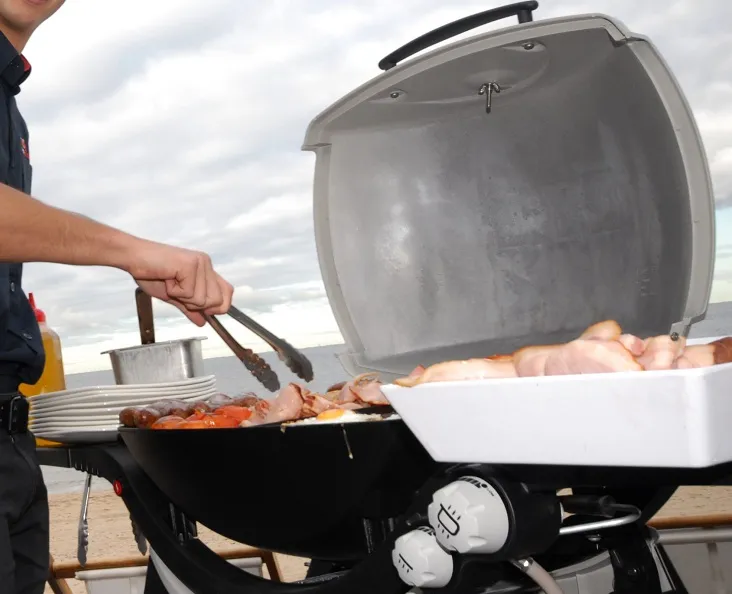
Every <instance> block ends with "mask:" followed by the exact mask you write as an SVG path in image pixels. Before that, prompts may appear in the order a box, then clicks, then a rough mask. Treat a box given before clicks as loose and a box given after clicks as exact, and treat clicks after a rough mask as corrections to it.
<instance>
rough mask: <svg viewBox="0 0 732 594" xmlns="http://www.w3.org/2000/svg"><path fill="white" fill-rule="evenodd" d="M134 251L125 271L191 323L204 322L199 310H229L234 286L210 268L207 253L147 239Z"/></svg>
mask: <svg viewBox="0 0 732 594" xmlns="http://www.w3.org/2000/svg"><path fill="white" fill-rule="evenodd" d="M134 254H135V256H136V257H135V258H133V259H132V264H131V265H130V268H129V270H128V272H129V273H130V274H131V275H132V277H133V278H134V279H135V281H137V284H138V285H139V286H140V288H141V289H142V290H143V291H145V293H147V294H148V295H150V296H151V297H156V298H157V299H160V300H161V301H165V302H167V303H171V304H172V305H175V306H176V307H177V308H178V309H179V310H181V311H182V312H183V313H184V314H185V315H186V316H187V317H188V318H189V319H190V320H191V321H192V322H193V323H194V324H197V325H198V326H203V325H204V324H205V323H206V322H205V320H204V318H203V315H202V313H201V312H203V313H207V314H211V315H220V314H225V313H226V312H227V311H229V306H230V305H231V297H232V295H233V293H234V288H233V287H232V286H231V285H230V284H229V283H228V282H226V281H225V280H224V279H223V278H222V277H221V276H219V274H218V273H217V272H216V271H215V270H214V269H213V264H212V263H211V258H210V257H209V256H208V255H207V254H204V253H202V252H195V251H191V250H186V249H181V248H176V247H172V246H168V245H164V244H160V243H154V242H147V241H146V242H143V243H141V244H138V245H137V246H135V250H134Z"/></svg>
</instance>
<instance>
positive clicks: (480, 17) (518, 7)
mask: <svg viewBox="0 0 732 594" xmlns="http://www.w3.org/2000/svg"><path fill="white" fill-rule="evenodd" d="M537 8H539V3H538V2H536V1H535V0H531V1H530V2H517V3H515V4H506V5H505V6H499V7H498V8H493V9H491V10H485V11H483V12H477V13H475V14H473V15H471V16H467V17H464V18H462V19H458V20H457V21H453V22H452V23H448V24H447V25H442V27H438V28H437V29H433V30H432V31H430V32H429V33H425V34H424V35H421V36H419V37H417V38H416V39H413V40H412V41H410V42H409V43H407V44H406V45H403V46H402V47H400V48H399V49H397V50H395V51H393V52H391V53H390V54H389V55H388V56H386V57H385V58H383V59H382V60H381V61H380V62H379V68H381V69H382V70H390V69H391V68H394V66H396V65H397V64H398V63H399V62H401V61H402V60H406V59H407V58H408V57H409V56H412V55H414V54H416V53H417V52H421V51H422V50H424V49H427V48H428V47H430V46H433V45H435V44H437V43H440V42H441V41H445V40H446V39H450V37H455V36H456V35H460V34H461V33H465V32H466V31H470V30H471V29H475V28H476V27H481V26H483V25H487V24H488V23H492V22H494V21H499V20H501V19H506V18H509V17H512V16H515V17H518V22H519V23H530V22H531V21H533V15H532V14H531V13H532V11H534V10H536V9H537Z"/></svg>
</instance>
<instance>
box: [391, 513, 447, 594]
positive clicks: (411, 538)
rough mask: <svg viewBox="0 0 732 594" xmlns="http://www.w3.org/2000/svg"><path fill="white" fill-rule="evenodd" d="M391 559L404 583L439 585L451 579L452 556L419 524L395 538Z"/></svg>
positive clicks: (422, 585)
mask: <svg viewBox="0 0 732 594" xmlns="http://www.w3.org/2000/svg"><path fill="white" fill-rule="evenodd" d="M391 560H392V562H393V563H394V567H396V570H397V572H399V577H400V578H401V580H402V581H403V582H404V583H405V584H407V585H408V586H414V587H416V588H442V587H443V586H446V585H447V583H448V582H449V581H450V579H451V578H452V571H453V562H452V557H451V556H450V553H448V552H447V551H445V550H444V549H443V548H442V547H440V545H439V544H438V543H437V540H436V539H435V533H434V531H433V530H432V529H431V528H427V527H420V528H417V529H416V530H412V531H411V532H407V533H406V534H403V535H402V536H400V537H399V538H397V539H396V542H395V543H394V550H393V551H392V552H391Z"/></svg>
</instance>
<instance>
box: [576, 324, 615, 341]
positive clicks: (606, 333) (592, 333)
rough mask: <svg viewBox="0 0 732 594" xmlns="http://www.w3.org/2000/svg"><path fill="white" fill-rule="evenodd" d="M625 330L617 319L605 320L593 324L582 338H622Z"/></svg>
mask: <svg viewBox="0 0 732 594" xmlns="http://www.w3.org/2000/svg"><path fill="white" fill-rule="evenodd" d="M622 332H623V330H622V328H621V327H620V324H618V323H617V322H616V321H615V320H605V321H604V322H598V323H597V324H593V325H592V326H590V327H589V328H587V330H585V331H584V332H583V333H582V334H581V335H580V338H581V339H583V340H584V339H588V338H602V339H604V340H617V339H618V338H620V335H621V334H622Z"/></svg>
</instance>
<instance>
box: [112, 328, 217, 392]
mask: <svg viewBox="0 0 732 594" xmlns="http://www.w3.org/2000/svg"><path fill="white" fill-rule="evenodd" d="M205 339H206V338H205V337H197V338H184V339H180V340H169V341H166V342H157V343H152V344H143V345H138V346H132V347H126V348H123V349H114V350H111V351H104V352H103V353H102V354H103V355H104V354H108V355H109V358H110V359H111V361H112V371H113V372H114V380H115V382H116V383H117V384H158V383H163V382H176V381H181V380H186V379H189V378H192V377H201V376H204V375H205V372H204V367H203V353H202V352H201V341H202V340H205Z"/></svg>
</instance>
